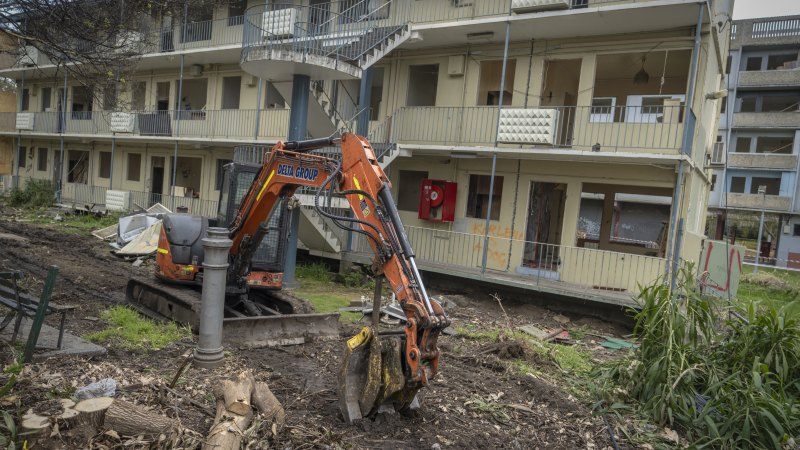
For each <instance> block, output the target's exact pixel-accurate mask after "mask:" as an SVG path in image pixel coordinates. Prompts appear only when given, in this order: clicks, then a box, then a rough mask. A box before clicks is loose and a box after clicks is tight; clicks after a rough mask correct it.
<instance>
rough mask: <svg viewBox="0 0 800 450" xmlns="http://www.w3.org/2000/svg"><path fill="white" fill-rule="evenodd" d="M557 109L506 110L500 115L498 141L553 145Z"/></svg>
mask: <svg viewBox="0 0 800 450" xmlns="http://www.w3.org/2000/svg"><path fill="white" fill-rule="evenodd" d="M557 123H558V110H557V109H539V108H506V109H503V110H502V111H501V113H500V128H499V130H498V134H497V140H498V141H499V142H503V143H506V144H552V143H553V142H555V138H556V124H557Z"/></svg>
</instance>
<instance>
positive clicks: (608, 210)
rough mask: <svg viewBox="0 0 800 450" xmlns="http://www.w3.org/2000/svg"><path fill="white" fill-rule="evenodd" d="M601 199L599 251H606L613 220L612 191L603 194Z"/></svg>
mask: <svg viewBox="0 0 800 450" xmlns="http://www.w3.org/2000/svg"><path fill="white" fill-rule="evenodd" d="M603 195H604V197H603V216H602V218H601V219H600V244H599V247H600V250H608V243H609V241H610V240H611V221H612V220H613V219H614V195H615V193H614V192H613V191H611V192H605V193H604V194H603Z"/></svg>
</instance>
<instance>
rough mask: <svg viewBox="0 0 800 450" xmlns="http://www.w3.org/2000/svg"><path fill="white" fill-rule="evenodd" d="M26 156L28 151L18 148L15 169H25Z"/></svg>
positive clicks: (24, 148)
mask: <svg viewBox="0 0 800 450" xmlns="http://www.w3.org/2000/svg"><path fill="white" fill-rule="evenodd" d="M27 155H28V150H27V148H26V147H20V148H19V151H18V153H17V167H19V168H20V169H24V168H25V158H26V157H27Z"/></svg>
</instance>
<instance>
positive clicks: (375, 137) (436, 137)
mask: <svg viewBox="0 0 800 450" xmlns="http://www.w3.org/2000/svg"><path fill="white" fill-rule="evenodd" d="M515 109H517V110H521V108H516V107H510V108H504V111H505V113H506V114H508V113H511V112H513V111H514V110H515ZM529 109H531V110H535V109H537V108H529ZM538 109H539V110H542V111H548V113H547V115H548V116H549V117H550V119H549V120H550V121H549V122H547V123H546V124H544V125H543V124H542V122H536V123H535V124H534V123H531V124H530V125H525V124H522V125H515V126H514V130H513V132H514V133H517V134H518V135H519V137H515V140H514V141H513V142H512V141H510V140H505V141H504V139H506V138H504V137H503V135H501V139H499V141H500V144H501V145H503V146H506V145H514V144H516V145H525V146H531V145H534V146H541V147H553V148H572V149H576V150H583V151H598V152H608V151H611V152H615V151H633V150H636V151H640V152H663V151H665V150H668V151H669V152H670V153H672V152H677V151H679V150H680V148H681V142H682V139H683V126H684V123H683V122H684V121H683V115H684V111H685V107H684V106H658V107H647V106H644V107H642V106H619V107H611V106H609V107H591V106H547V107H541V108H538ZM498 114H500V113H499V112H498V109H497V107H494V106H476V107H436V106H418V107H403V108H400V109H399V110H397V111H396V112H395V113H394V114H393V115H392V116H391V117H389V118H387V119H386V120H385V121H384V122H382V123H381V124H380V125H379V126H378V127H375V128H374V129H373V130H370V135H369V136H370V138H371V140H372V141H373V142H378V143H400V144H413V143H418V144H439V145H466V146H470V145H472V146H494V145H495V142H496V141H498V139H497V122H498ZM500 131H501V133H505V135H507V134H509V133H510V132H508V130H504V129H503V127H502V126H501V127H500Z"/></svg>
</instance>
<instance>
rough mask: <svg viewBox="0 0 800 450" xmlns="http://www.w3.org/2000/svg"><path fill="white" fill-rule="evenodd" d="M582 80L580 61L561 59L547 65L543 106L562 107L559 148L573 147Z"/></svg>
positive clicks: (559, 124) (558, 135) (558, 132)
mask: <svg viewBox="0 0 800 450" xmlns="http://www.w3.org/2000/svg"><path fill="white" fill-rule="evenodd" d="M580 78H581V60H580V59H559V60H551V61H547V62H546V63H545V66H544V80H545V81H544V84H543V86H542V97H541V98H542V103H541V105H542V107H554V108H557V107H561V108H559V109H560V111H559V121H558V130H557V131H556V133H557V134H556V136H557V137H556V142H555V144H556V145H558V146H565V147H569V146H572V141H573V137H574V134H573V130H574V127H575V114H576V112H577V111H576V109H577V108H576V106H577V105H578V90H579V86H580Z"/></svg>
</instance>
